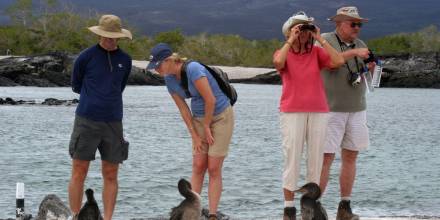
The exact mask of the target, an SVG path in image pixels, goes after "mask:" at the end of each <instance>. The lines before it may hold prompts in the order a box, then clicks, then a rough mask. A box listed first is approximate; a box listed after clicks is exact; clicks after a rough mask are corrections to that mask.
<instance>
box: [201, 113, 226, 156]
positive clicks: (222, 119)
mask: <svg viewBox="0 0 440 220" xmlns="http://www.w3.org/2000/svg"><path fill="white" fill-rule="evenodd" d="M193 124H194V128H195V129H196V132H197V134H199V136H200V138H202V140H205V131H204V128H203V117H193ZM233 130H234V111H233V110H232V107H231V106H229V107H227V108H226V109H225V110H224V111H223V112H222V113H220V114H218V115H216V116H214V117H213V118H212V122H211V133H212V136H213V137H214V144H213V145H211V146H208V144H207V143H206V142H202V152H201V153H202V154H208V156H213V157H224V156H226V155H227V154H228V151H229V144H230V143H231V138H232V131H233ZM193 154H196V152H195V149H194V148H193Z"/></svg>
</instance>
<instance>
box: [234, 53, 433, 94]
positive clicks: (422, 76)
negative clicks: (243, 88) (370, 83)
mask: <svg viewBox="0 0 440 220" xmlns="http://www.w3.org/2000/svg"><path fill="white" fill-rule="evenodd" d="M381 60H383V74H382V79H381V84H380V87H385V88H436V89H439V88H440V52H435V53H423V54H401V55H392V56H391V55H390V56H384V57H381ZM231 82H234V83H250V84H281V78H280V76H279V74H278V73H277V72H276V71H275V70H274V71H272V72H268V73H265V74H261V75H258V76H255V77H252V78H249V79H232V80H231Z"/></svg>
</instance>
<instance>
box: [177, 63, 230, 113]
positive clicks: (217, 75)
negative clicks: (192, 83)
mask: <svg viewBox="0 0 440 220" xmlns="http://www.w3.org/2000/svg"><path fill="white" fill-rule="evenodd" d="M191 62H196V61H193V60H188V61H186V62H185V63H183V65H182V72H181V74H182V75H181V77H182V87H183V90H184V91H185V93H186V95H188V96H191V94H190V93H189V90H188V77H187V75H186V67H187V65H188V64H189V63H191ZM198 63H200V62H198ZM200 64H201V65H202V66H204V67H205V68H206V69H207V70H208V71H209V72H210V73H211V75H212V76H213V77H214V79H215V80H216V81H217V84H218V86H219V87H220V89H221V90H222V92H223V93H224V94H225V95H226V96H227V97H228V98H229V100H230V101H231V105H234V104H235V102H237V91H236V90H235V88H234V87H233V86H232V85H231V84H230V83H229V77H228V74H226V73H225V72H224V71H223V70H222V69H220V68H218V67H210V66H207V65H205V64H203V63H200Z"/></svg>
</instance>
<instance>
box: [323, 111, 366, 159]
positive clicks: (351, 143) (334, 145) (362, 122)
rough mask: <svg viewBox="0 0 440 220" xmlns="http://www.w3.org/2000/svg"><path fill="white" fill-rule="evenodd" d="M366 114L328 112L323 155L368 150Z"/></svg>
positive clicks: (364, 112) (363, 112) (362, 112)
mask: <svg viewBox="0 0 440 220" xmlns="http://www.w3.org/2000/svg"><path fill="white" fill-rule="evenodd" d="M368 145H369V135H368V127H367V112H366V111H360V112H330V113H329V119H328V125H327V137H326V140H325V149H324V153H336V152H337V151H340V148H344V149H347V150H352V151H361V150H365V149H367V148H368Z"/></svg>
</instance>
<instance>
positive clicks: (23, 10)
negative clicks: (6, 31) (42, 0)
mask: <svg viewBox="0 0 440 220" xmlns="http://www.w3.org/2000/svg"><path fill="white" fill-rule="evenodd" d="M6 13H7V14H8V15H9V16H10V17H11V20H12V21H14V22H16V23H18V24H22V25H23V26H24V27H26V26H27V25H28V23H29V22H28V21H29V20H30V19H31V17H32V0H17V2H16V3H15V4H13V5H11V6H9V7H8V8H7V9H6Z"/></svg>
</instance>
